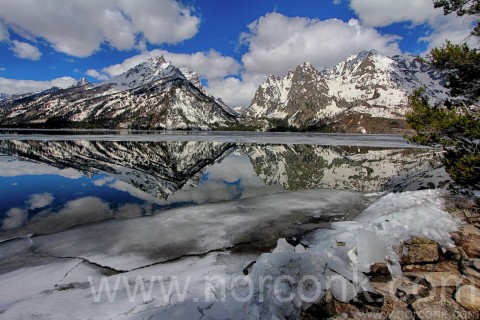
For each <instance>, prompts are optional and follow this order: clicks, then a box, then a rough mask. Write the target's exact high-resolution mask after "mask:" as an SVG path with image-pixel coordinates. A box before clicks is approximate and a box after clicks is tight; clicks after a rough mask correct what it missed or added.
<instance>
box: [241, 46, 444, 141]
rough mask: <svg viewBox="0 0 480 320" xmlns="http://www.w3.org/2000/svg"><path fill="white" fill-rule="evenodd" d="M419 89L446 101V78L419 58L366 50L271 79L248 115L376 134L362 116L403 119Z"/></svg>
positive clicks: (257, 93) (435, 99)
mask: <svg viewBox="0 0 480 320" xmlns="http://www.w3.org/2000/svg"><path fill="white" fill-rule="evenodd" d="M421 86H424V87H425V88H426V90H427V94H428V95H429V96H430V97H431V98H432V99H433V100H434V101H435V102H436V101H440V100H442V99H445V98H447V97H448V94H447V90H446V89H445V88H444V86H443V78H442V75H441V74H440V73H438V72H436V71H433V70H432V69H431V68H429V66H428V65H427V64H426V63H425V62H424V61H422V60H421V59H420V58H418V57H414V56H411V55H397V56H394V57H386V56H383V55H381V54H379V53H378V52H377V51H375V50H372V51H363V52H360V53H359V54H357V55H353V56H351V57H349V58H348V59H347V60H346V61H342V62H340V63H339V64H337V65H336V66H334V67H332V68H327V69H324V70H322V71H318V70H316V69H315V68H314V67H313V66H312V65H311V64H309V63H304V64H302V65H300V66H298V67H297V68H296V69H295V71H290V72H289V73H288V74H287V75H286V76H285V77H283V78H279V77H275V76H272V75H271V76H269V77H268V78H267V80H266V81H265V82H264V83H263V84H262V85H261V86H260V87H259V88H258V89H257V92H256V93H255V96H254V98H253V100H252V103H251V105H250V107H249V108H248V109H247V110H246V115H247V116H248V117H250V118H254V119H255V118H270V119H271V118H274V119H280V120H284V121H285V124H288V125H290V126H294V127H301V126H309V125H315V124H318V123H319V122H321V123H324V122H325V120H330V121H335V120H336V121H337V122H338V121H340V122H346V121H349V122H351V121H355V122H358V125H357V126H356V129H357V130H356V131H360V132H366V131H372V130H368V129H369V128H366V129H365V128H363V127H362V126H361V125H362V119H363V117H362V116H366V117H368V118H372V117H373V118H383V119H390V120H391V119H394V120H399V119H403V117H404V115H405V113H406V111H407V109H408V108H407V103H408V95H409V94H410V93H411V92H412V90H414V89H415V88H419V87H421ZM347 114H350V115H352V114H357V115H358V116H357V117H352V116H349V117H347V116H346V115H347ZM363 122H365V121H363ZM394 123H395V122H394ZM362 129H363V130H362ZM370 129H371V128H370Z"/></svg>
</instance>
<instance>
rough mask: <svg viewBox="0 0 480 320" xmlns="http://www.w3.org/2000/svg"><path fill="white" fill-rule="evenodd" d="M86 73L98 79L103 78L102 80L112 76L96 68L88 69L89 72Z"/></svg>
mask: <svg viewBox="0 0 480 320" xmlns="http://www.w3.org/2000/svg"><path fill="white" fill-rule="evenodd" d="M85 75H87V76H90V77H92V78H94V79H97V80H102V81H103V80H108V79H110V77H108V76H107V75H106V74H104V73H100V72H98V71H97V70H95V69H88V70H87V72H85Z"/></svg>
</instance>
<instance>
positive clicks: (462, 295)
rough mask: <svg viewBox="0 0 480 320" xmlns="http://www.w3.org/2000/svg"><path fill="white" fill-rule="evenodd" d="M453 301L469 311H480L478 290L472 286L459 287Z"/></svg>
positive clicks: (479, 291) (479, 292)
mask: <svg viewBox="0 0 480 320" xmlns="http://www.w3.org/2000/svg"><path fill="white" fill-rule="evenodd" d="M455 301H457V302H458V303H459V304H460V305H461V306H462V307H464V308H465V309H467V310H470V311H480V290H479V289H477V288H475V287H473V286H469V285H466V286H461V287H460V288H458V289H457V291H456V292H455Z"/></svg>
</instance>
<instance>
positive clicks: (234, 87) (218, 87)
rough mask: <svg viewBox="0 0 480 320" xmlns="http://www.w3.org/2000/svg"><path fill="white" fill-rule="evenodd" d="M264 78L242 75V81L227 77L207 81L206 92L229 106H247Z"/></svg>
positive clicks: (259, 75)
mask: <svg viewBox="0 0 480 320" xmlns="http://www.w3.org/2000/svg"><path fill="white" fill-rule="evenodd" d="M266 77H267V75H265V74H243V76H242V79H238V78H235V77H227V78H225V79H221V80H220V79H219V80H214V81H209V82H208V87H207V88H206V90H207V91H208V92H209V93H210V94H212V95H213V96H214V97H218V98H221V99H222V100H223V102H225V103H226V104H227V105H229V106H232V107H238V106H248V105H250V102H251V100H252V98H253V96H254V94H255V91H256V90H257V89H258V86H259V85H260V84H262V83H263V82H264V81H265V79H266Z"/></svg>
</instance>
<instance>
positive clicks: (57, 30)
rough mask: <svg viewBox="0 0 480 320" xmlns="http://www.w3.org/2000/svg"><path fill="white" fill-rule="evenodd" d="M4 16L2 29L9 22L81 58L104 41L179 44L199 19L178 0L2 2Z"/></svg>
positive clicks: (25, 33)
mask: <svg viewBox="0 0 480 320" xmlns="http://www.w3.org/2000/svg"><path fill="white" fill-rule="evenodd" d="M25 8H28V10H26V9H25ZM0 19H1V20H2V21H3V23H4V26H3V27H0V31H2V29H3V30H5V29H6V26H8V27H10V29H11V30H13V31H14V32H16V33H17V34H20V35H21V36H22V37H26V38H28V39H35V38H43V39H45V40H46V41H47V42H49V43H50V44H51V45H52V46H53V47H54V48H55V50H57V51H59V52H63V53H66V54H69V55H72V56H78V57H85V56H89V55H91V54H92V53H93V52H95V51H96V50H98V49H99V48H100V45H101V44H102V43H107V44H108V45H110V46H111V47H113V48H116V49H119V50H128V49H132V48H134V47H136V46H137V45H138V44H141V43H144V42H145V41H148V42H149V43H151V44H162V43H172V44H174V43H178V42H181V41H183V40H186V39H189V38H191V37H193V36H194V35H195V34H196V33H197V31H198V25H199V22H200V20H199V18H198V17H196V16H194V15H193V14H192V12H191V10H190V9H189V8H188V7H185V6H184V5H181V4H180V3H179V2H177V1H175V0H136V1H131V0H102V1H96V0H75V1H74V0H44V1H36V0H23V1H1V2H0ZM2 34H3V37H4V36H5V32H0V37H2Z"/></svg>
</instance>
